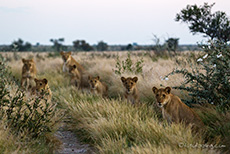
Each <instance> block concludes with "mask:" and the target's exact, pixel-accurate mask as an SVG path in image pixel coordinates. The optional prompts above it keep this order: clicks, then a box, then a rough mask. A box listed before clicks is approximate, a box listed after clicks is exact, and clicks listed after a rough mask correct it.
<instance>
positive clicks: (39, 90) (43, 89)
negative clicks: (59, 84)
mask: <svg viewBox="0 0 230 154" xmlns="http://www.w3.org/2000/svg"><path fill="white" fill-rule="evenodd" d="M34 81H35V83H36V86H35V87H33V89H32V94H33V95H37V96H39V97H42V96H44V98H45V99H47V100H48V101H50V100H51V97H52V92H51V90H50V88H49V85H48V80H47V79H45V78H44V79H41V80H39V79H37V78H35V79H34Z"/></svg>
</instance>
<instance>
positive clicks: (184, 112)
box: [152, 87, 204, 128]
mask: <svg viewBox="0 0 230 154" xmlns="http://www.w3.org/2000/svg"><path fill="white" fill-rule="evenodd" d="M152 91H153V93H154V94H155V96H156V101H157V105H158V106H159V107H160V108H161V110H162V115H163V118H164V119H166V120H167V121H168V122H169V123H171V122H175V123H180V122H184V123H185V125H189V124H192V125H193V126H192V127H193V128H194V127H195V128H200V127H202V126H203V125H204V124H203V122H202V121H201V119H200V118H199V116H198V115H197V114H196V113H195V112H194V111H193V110H192V109H191V108H189V107H188V106H187V105H185V104H184V103H183V102H182V101H181V100H180V98H179V97H177V96H175V95H173V94H172V93H171V88H170V87H166V88H161V89H157V88H156V87H153V88H152Z"/></svg>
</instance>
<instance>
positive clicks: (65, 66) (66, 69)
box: [61, 51, 85, 75]
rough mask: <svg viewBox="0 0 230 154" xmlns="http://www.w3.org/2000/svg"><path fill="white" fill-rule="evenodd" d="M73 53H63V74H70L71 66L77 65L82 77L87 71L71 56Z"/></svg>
mask: <svg viewBox="0 0 230 154" xmlns="http://www.w3.org/2000/svg"><path fill="white" fill-rule="evenodd" d="M71 54H72V52H63V51H62V52H61V55H62V59H63V61H64V64H63V68H62V70H63V72H69V65H71V66H73V65H76V67H77V69H78V71H79V72H80V75H82V73H83V72H84V71H85V69H84V68H83V66H82V65H81V64H79V63H78V62H77V61H76V60H75V59H74V58H73V57H72V56H71Z"/></svg>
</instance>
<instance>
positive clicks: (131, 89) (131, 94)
mask: <svg viewBox="0 0 230 154" xmlns="http://www.w3.org/2000/svg"><path fill="white" fill-rule="evenodd" d="M137 80H138V78H137V77H134V78H131V77H128V78H125V77H121V81H122V83H123V85H124V87H125V89H126V91H125V94H124V97H125V98H126V99H127V101H128V102H131V103H132V104H135V103H139V93H138V90H137V87H136V83H137Z"/></svg>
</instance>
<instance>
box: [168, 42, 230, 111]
mask: <svg viewBox="0 0 230 154" xmlns="http://www.w3.org/2000/svg"><path fill="white" fill-rule="evenodd" d="M201 47H202V49H203V51H204V52H205V53H204V55H203V56H202V57H200V58H198V59H197V62H196V63H195V64H193V65H191V68H192V71H189V70H187V69H175V70H174V71H173V72H171V73H170V74H169V75H173V74H182V75H184V77H185V82H184V83H183V84H182V85H180V86H176V87H174V88H175V89H180V90H185V91H188V92H189V95H190V96H191V99H189V100H186V103H188V104H190V103H199V104H204V103H209V104H214V105H216V106H217V107H218V108H219V109H220V110H221V111H223V110H225V109H228V108H229V100H230V95H229V91H230V47H229V45H228V44H226V43H220V42H211V43H209V44H208V45H202V46H201Z"/></svg>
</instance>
